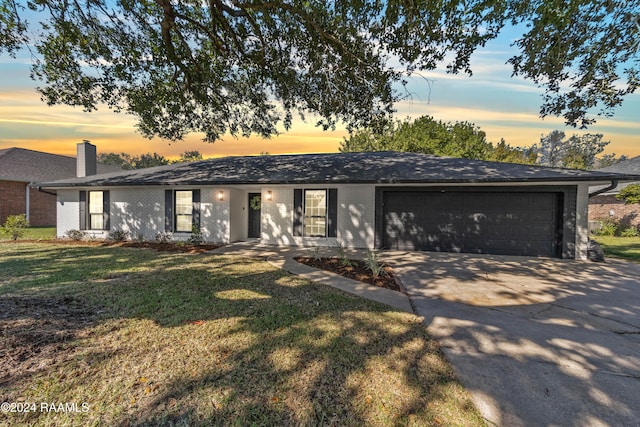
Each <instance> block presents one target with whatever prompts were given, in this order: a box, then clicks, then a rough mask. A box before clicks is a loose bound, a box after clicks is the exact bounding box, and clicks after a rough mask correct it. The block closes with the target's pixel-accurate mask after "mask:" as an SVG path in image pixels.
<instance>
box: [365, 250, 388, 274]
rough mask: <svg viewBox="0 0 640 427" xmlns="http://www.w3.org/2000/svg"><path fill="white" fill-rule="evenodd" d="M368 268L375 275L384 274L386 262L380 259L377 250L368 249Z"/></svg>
mask: <svg viewBox="0 0 640 427" xmlns="http://www.w3.org/2000/svg"><path fill="white" fill-rule="evenodd" d="M365 263H366V264H367V268H368V269H369V270H370V271H371V274H373V277H378V276H380V275H384V264H382V263H381V262H380V261H378V254H377V253H376V251H372V250H367V258H366V259H365Z"/></svg>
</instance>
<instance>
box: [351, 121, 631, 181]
mask: <svg viewBox="0 0 640 427" xmlns="http://www.w3.org/2000/svg"><path fill="white" fill-rule="evenodd" d="M609 143H610V141H604V140H603V135H602V134H589V133H587V134H584V135H581V136H580V135H577V134H574V135H571V136H569V137H567V136H566V134H565V133H564V132H563V131H560V130H554V131H552V132H550V133H549V134H548V135H543V136H542V137H541V138H540V141H539V142H538V143H536V144H533V145H531V146H529V147H514V146H511V145H509V144H507V143H506V142H505V140H504V139H501V140H500V142H498V143H496V144H494V143H492V142H490V141H487V138H486V133H485V132H484V131H482V130H481V129H480V127H479V126H476V125H475V124H473V123H470V122H455V123H451V122H443V121H442V120H435V119H434V118H433V117H431V116H422V117H419V118H417V119H415V120H411V119H406V120H404V121H396V122H394V123H386V124H384V125H382V126H378V127H377V128H374V127H372V128H368V129H362V130H358V131H355V132H353V133H352V134H351V135H350V136H349V137H348V138H344V140H343V141H342V142H341V143H340V151H342V152H354V151H409V152H414V153H424V154H433V155H436V156H449V157H461V158H465V159H475V160H488V161H497V162H509V163H522V164H532V165H541V166H552V167H561V168H572V169H598V168H602V167H605V166H610V165H612V164H614V163H617V162H619V161H622V160H626V158H627V157H626V156H624V155H622V156H620V157H617V156H616V154H605V155H602V156H599V155H600V154H601V153H602V152H603V151H604V149H605V147H606V146H607V145H608V144H609Z"/></svg>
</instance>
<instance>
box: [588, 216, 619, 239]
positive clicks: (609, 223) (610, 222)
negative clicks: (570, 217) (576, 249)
mask: <svg viewBox="0 0 640 427" xmlns="http://www.w3.org/2000/svg"><path fill="white" fill-rule="evenodd" d="M599 221H600V228H597V229H595V230H593V234H595V235H596V236H615V235H617V234H618V230H619V229H620V221H619V220H616V219H613V218H602V219H600V220H599Z"/></svg>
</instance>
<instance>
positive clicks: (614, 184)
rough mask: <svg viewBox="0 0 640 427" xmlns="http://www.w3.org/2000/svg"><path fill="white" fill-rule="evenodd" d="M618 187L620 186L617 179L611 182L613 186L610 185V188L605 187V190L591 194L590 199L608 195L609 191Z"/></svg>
mask: <svg viewBox="0 0 640 427" xmlns="http://www.w3.org/2000/svg"><path fill="white" fill-rule="evenodd" d="M617 186H618V180H617V179H612V180H611V185H609V186H608V187H605V188H601V189H600V190H596V191H594V192H593V193H589V198H591V197H594V196H597V195H599V194H602V193H606V192H607V191H609V190H613V189H614V188H616V187H617Z"/></svg>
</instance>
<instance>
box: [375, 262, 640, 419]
mask: <svg viewBox="0 0 640 427" xmlns="http://www.w3.org/2000/svg"><path fill="white" fill-rule="evenodd" d="M384 258H385V261H386V262H388V263H389V264H390V265H392V266H393V267H394V269H395V271H396V272H397V273H398V276H399V277H400V279H401V281H402V282H403V283H404V285H405V286H406V288H407V290H408V292H409V294H410V297H411V300H412V303H413V305H414V308H415V310H416V313H417V314H418V315H420V316H423V317H424V323H425V325H427V327H428V329H429V331H430V333H431V334H432V335H433V336H435V337H437V338H438V339H439V341H440V343H441V344H442V347H443V350H444V352H445V354H446V355H447V357H448V358H449V360H450V361H451V362H452V363H453V365H454V367H455V369H456V371H457V372H458V375H459V376H460V379H461V380H462V382H463V383H464V384H465V386H466V387H467V389H468V390H469V391H470V392H471V394H472V395H473V397H474V400H475V401H476V404H477V406H478V407H479V409H480V410H481V411H482V413H483V414H484V416H485V417H486V418H487V420H488V421H489V422H490V423H495V424H496V425H500V426H518V425H523V426H524V425H526V426H600V425H610V426H640V265H636V264H631V263H625V262H620V261H609V262H607V263H606V264H602V263H589V262H580V261H569V260H550V259H542V258H538V259H527V258H521V257H498V256H479V255H465V254H437V253H415V252H395V251H390V252H385V253H384Z"/></svg>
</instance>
